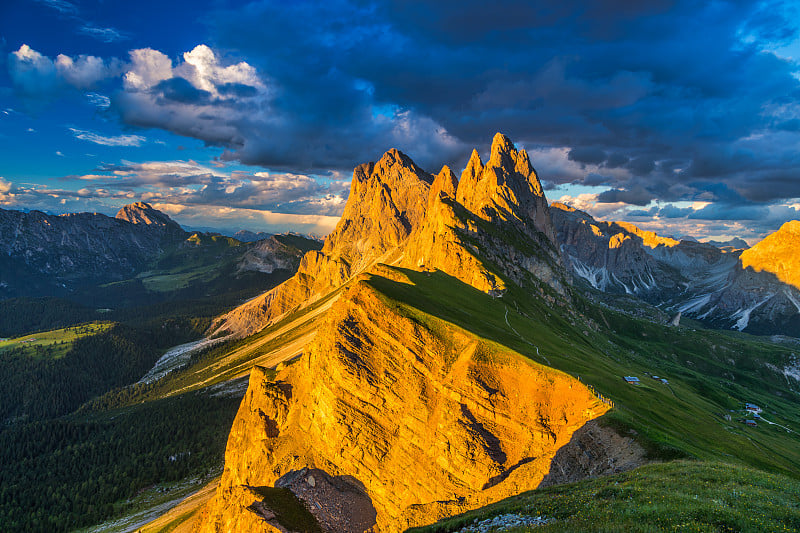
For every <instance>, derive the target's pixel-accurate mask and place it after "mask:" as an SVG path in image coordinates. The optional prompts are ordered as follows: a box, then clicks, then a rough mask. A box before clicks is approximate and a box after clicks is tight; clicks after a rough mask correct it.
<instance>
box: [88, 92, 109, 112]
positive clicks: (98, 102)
mask: <svg viewBox="0 0 800 533" xmlns="http://www.w3.org/2000/svg"><path fill="white" fill-rule="evenodd" d="M86 99H87V100H89V103H90V104H92V105H94V106H96V107H98V108H99V109H108V108H109V107H110V106H111V98H109V97H108V96H105V95H102V94H98V93H86Z"/></svg>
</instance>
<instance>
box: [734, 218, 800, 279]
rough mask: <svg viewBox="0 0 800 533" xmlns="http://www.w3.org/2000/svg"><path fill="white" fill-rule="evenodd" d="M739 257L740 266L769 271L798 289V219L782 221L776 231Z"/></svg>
mask: <svg viewBox="0 0 800 533" xmlns="http://www.w3.org/2000/svg"><path fill="white" fill-rule="evenodd" d="M740 259H741V261H742V268H747V267H752V268H753V270H755V271H756V272H760V271H762V270H765V271H767V272H771V273H773V274H775V276H776V277H777V278H778V279H779V280H781V281H782V282H784V283H787V284H789V285H794V286H795V287H797V288H798V289H800V267H799V266H798V265H800V220H790V221H789V222H786V223H784V224H783V225H782V226H781V228H780V229H779V230H778V231H776V232H775V233H772V234H770V235H767V236H766V237H764V240H762V241H761V242H759V243H757V244H756V245H755V246H753V247H752V248H749V249H747V250H745V251H744V252H742V255H741V256H740Z"/></svg>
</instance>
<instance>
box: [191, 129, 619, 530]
mask: <svg viewBox="0 0 800 533" xmlns="http://www.w3.org/2000/svg"><path fill="white" fill-rule="evenodd" d="M548 211H549V208H548V205H547V200H546V198H545V196H544V192H543V191H542V188H541V184H540V183H539V180H538V177H537V176H536V173H535V171H534V170H533V167H532V165H531V163H530V160H529V158H528V155H527V153H526V152H525V151H524V150H519V151H518V150H517V149H516V148H515V147H514V145H513V144H512V143H511V142H510V140H508V138H507V137H505V136H503V135H501V134H498V135H496V136H495V138H494V140H493V142H492V148H491V156H490V158H489V161H488V162H487V163H486V164H483V162H482V161H481V160H480V157H479V156H478V155H477V153H473V156H472V158H471V159H470V162H469V163H468V165H467V168H466V169H465V171H464V172H463V173H462V176H461V179H460V180H458V179H456V177H455V175H454V174H453V172H452V171H451V170H450V169H449V168H447V167H444V168H443V169H442V170H441V171H440V172H439V173H438V174H437V175H436V176H435V177H434V176H431V175H430V174H427V173H426V172H424V171H422V170H421V169H419V168H418V167H417V166H416V165H415V164H414V163H413V161H411V160H410V159H409V158H408V157H407V156H405V155H404V154H402V153H400V152H399V151H397V150H390V151H389V152H387V153H386V154H384V155H383V157H382V158H381V159H380V160H379V161H378V162H377V163H375V164H373V163H368V164H364V165H360V166H358V167H356V169H355V171H354V173H353V185H352V188H351V193H350V198H349V199H348V202H347V205H346V207H345V212H344V215H343V216H342V219H341V220H340V222H339V224H338V225H337V227H336V229H335V230H334V232H333V233H331V235H329V236H328V238H327V239H326V241H325V244H324V246H323V248H322V250H321V251H319V252H310V253H308V254H306V256H305V257H304V258H303V261H302V264H301V267H300V270H299V271H298V273H297V274H296V275H295V276H294V277H293V278H292V279H290V280H288V281H287V282H285V283H284V284H283V285H281V286H279V287H277V288H276V289H273V290H272V291H270V292H268V293H267V294H265V295H263V296H262V297H260V298H257V299H256V300H254V301H252V302H249V303H247V304H245V305H243V306H241V307H240V308H238V309H236V310H234V311H233V312H232V313H229V314H228V315H226V316H225V317H223V318H222V320H221V321H220V322H219V323H218V324H217V325H216V331H217V332H221V331H224V330H227V331H228V332H234V333H237V334H238V335H240V336H244V335H247V334H249V333H252V332H255V331H258V330H259V329H261V328H263V327H265V326H266V325H268V324H270V323H273V322H275V321H276V320H279V319H280V318H281V317H282V316H284V315H286V314H287V313H290V312H294V311H296V310H298V309H302V307H303V306H304V305H308V304H309V303H310V302H314V301H317V300H319V299H320V298H322V297H324V296H325V295H327V294H330V293H331V292H333V291H337V290H340V295H339V296H338V299H337V300H336V301H335V302H334V303H333V304H332V305H331V306H330V308H329V309H328V311H327V312H326V315H325V318H324V321H323V322H322V323H321V324H320V325H319V326H318V328H317V334H316V337H315V338H314V340H313V341H312V342H311V344H310V345H308V346H306V348H305V349H304V350H303V355H302V357H301V358H300V359H299V360H298V361H297V362H296V363H294V364H292V365H290V366H288V367H286V368H285V369H284V370H282V371H280V372H279V374H278V375H277V377H276V378H275V379H271V378H270V377H269V376H268V374H267V373H266V372H264V371H261V370H259V369H257V368H256V369H254V370H253V371H252V373H251V377H250V384H249V387H248V392H247V394H246V396H245V399H244V400H243V402H242V404H241V406H240V409H239V413H238V414H237V417H236V420H235V421H234V425H233V428H232V430H231V434H230V436H229V440H228V446H227V451H226V457H225V471H224V473H223V477H222V480H221V482H220V485H219V487H218V489H217V493H216V496H215V498H214V499H213V500H212V501H211V502H210V503H209V504H208V506H207V507H206V509H205V511H204V513H203V515H202V517H201V518H200V520H199V521H198V522H197V523H196V524H195V530H196V531H203V532H210V531H220V530H227V531H233V530H241V531H245V530H247V531H280V530H281V529H280V526H279V524H277V522H275V520H274V516H273V515H272V513H270V512H269V503H268V502H267V501H266V500H265V497H264V494H265V489H264V487H272V486H290V487H294V490H295V493H296V494H298V497H300V496H302V497H303V498H306V502H307V504H308V507H309V509H310V510H311V512H312V513H313V514H315V516H316V517H317V519H318V520H319V522H320V523H322V524H329V528H330V530H331V531H348V532H349V531H357V532H359V533H360V532H362V531H367V530H370V531H375V532H390V531H392V532H393V531H400V530H402V529H404V528H406V527H409V526H413V525H419V524H424V523H430V522H432V521H434V520H436V519H438V518H441V517H444V516H448V515H451V514H453V513H455V512H459V511H463V510H466V509H470V508H474V507H477V506H480V505H484V504H486V503H489V502H492V501H496V500H497V499H500V498H502V497H504V496H507V495H510V494H515V493H517V492H519V491H521V490H525V489H527V488H535V487H536V486H538V485H539V483H541V481H542V480H543V479H544V477H545V476H546V475H547V474H548V472H549V471H550V469H551V462H552V460H553V458H554V457H555V455H556V452H557V450H559V449H560V448H562V447H563V446H564V445H566V444H567V443H568V442H570V440H571V438H572V435H573V433H574V432H575V431H576V430H578V429H579V428H581V427H583V426H584V425H585V424H586V422H588V421H589V420H591V419H593V418H596V417H597V416H599V415H601V414H602V413H604V412H605V411H606V410H607V409H608V406H607V405H606V404H605V403H603V402H601V401H600V400H599V399H598V398H597V397H596V396H595V395H594V394H593V393H592V392H591V391H590V390H589V389H587V388H586V387H585V386H584V385H583V384H581V383H580V382H579V381H578V380H576V379H575V378H573V377H571V376H569V375H567V374H563V373H561V372H559V371H556V370H553V369H551V368H548V367H545V366H541V365H538V364H536V363H533V362H531V361H530V360H529V359H528V358H526V357H524V356H522V355H520V354H518V353H515V352H510V351H506V350H503V349H498V347H496V346H494V345H492V344H490V343H486V342H483V341H482V340H481V339H480V338H478V337H476V336H474V335H473V334H470V333H468V332H466V331H464V330H461V329H460V328H457V327H455V326H453V325H452V324H450V323H447V322H444V321H440V320H436V319H433V318H424V317H423V316H422V315H419V314H415V312H414V311H412V310H407V309H405V308H404V307H403V306H400V305H398V304H396V303H390V302H387V297H386V296H385V295H383V294H382V293H381V292H380V291H378V290H377V289H376V288H375V285H374V283H376V282H375V281H373V280H384V282H393V283H399V284H408V283H410V281H409V279H408V278H406V277H405V276H404V274H403V272H411V271H416V272H419V271H422V272H425V273H427V275H435V276H445V277H447V278H448V279H451V280H452V279H454V280H457V281H456V283H460V284H461V286H462V287H463V290H464V291H474V289H478V290H479V291H481V292H483V293H485V294H488V295H491V296H494V297H499V296H501V295H502V294H504V292H505V291H506V290H508V289H509V287H510V286H511V285H516V286H521V287H525V290H526V291H531V292H533V293H534V294H536V295H537V296H538V297H542V298H547V299H549V300H550V301H555V300H557V299H563V298H565V296H564V293H565V291H566V289H565V287H566V271H565V269H564V266H563V263H562V262H561V259H560V256H559V253H558V249H557V247H556V245H555V243H556V240H555V236H556V233H555V231H554V229H553V226H552V222H551V221H550V215H549V212H548ZM387 265H393V266H387ZM434 271H436V272H435V274H434ZM470 286H471V287H470ZM482 297H483V298H486V297H487V296H482ZM298 479H299V480H300V481H298ZM318 480H319V483H320V485H321V486H322V485H324V486H325V487H329V486H331V485H335V484H336V482H337V480H338V481H340V482H341V483H344V482H345V481H347V486H348V487H349V488H348V489H347V490H346V491H344V492H347V493H348V494H350V495H351V496H349V497H352V494H353V493H354V492H357V493H358V495H359V496H358V501H360V502H364V501H366V502H368V507H369V506H371V508H372V509H374V521H373V522H372V523H370V524H367V525H366V526H367V527H365V525H364V524H362V523H360V522H359V523H358V524H355V525H354V524H353V523H352V522H349V521H347V520H346V519H344V518H342V517H341V516H340V515H339V514H337V511H336V509H338V508H339V504H338V503H337V501H338V499H340V498H343V497H344V495H343V494H342V493H341V491H340V493H339V494H338V496H335V497H332V496H331V495H330V494H329V493H326V492H325V491H322V490H319V491H316V492H315V487H316V486H317V483H318ZM323 481H324V483H323ZM298 484H299V486H301V487H302V488H303V490H302V491H300V490H299V489H298ZM359 505H360V504H359ZM345 515H346V513H345ZM330 524H334V525H330Z"/></svg>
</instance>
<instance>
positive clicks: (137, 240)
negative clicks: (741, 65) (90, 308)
mask: <svg viewBox="0 0 800 533" xmlns="http://www.w3.org/2000/svg"><path fill="white" fill-rule="evenodd" d="M186 237H188V234H186V232H184V231H183V230H182V229H181V227H180V226H179V225H178V224H177V223H176V222H174V221H173V220H171V219H170V218H169V217H168V216H167V215H165V214H164V213H161V212H160V211H157V210H155V209H153V208H152V207H151V206H150V205H148V204H145V203H141V202H138V203H135V204H130V205H126V206H125V207H123V208H122V209H120V210H119V212H118V213H117V216H116V217H114V218H112V217H108V216H106V215H102V214H99V213H76V214H66V215H57V216H55V215H47V214H45V213H42V212H41V211H31V212H29V213H24V212H21V211H9V210H4V209H0V266H2V268H0V296H13V295H22V294H32V293H42V294H45V293H47V291H48V290H55V291H56V292H61V291H59V289H69V288H72V287H76V286H82V285H86V284H96V283H102V282H110V281H118V280H122V279H126V278H128V277H130V276H131V275H133V274H134V273H135V272H137V271H139V270H140V269H142V268H143V267H144V266H145V265H146V264H147V263H148V262H149V261H151V260H153V259H154V258H155V257H157V256H158V255H159V254H160V253H161V252H162V251H163V250H164V249H165V248H166V247H168V246H170V245H174V244H176V243H178V242H180V241H182V240H184V239H186Z"/></svg>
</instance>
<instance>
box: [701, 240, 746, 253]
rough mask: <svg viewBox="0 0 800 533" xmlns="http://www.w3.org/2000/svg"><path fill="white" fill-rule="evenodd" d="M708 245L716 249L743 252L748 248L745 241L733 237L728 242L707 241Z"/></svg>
mask: <svg viewBox="0 0 800 533" xmlns="http://www.w3.org/2000/svg"><path fill="white" fill-rule="evenodd" d="M707 242H708V244H710V245H712V246H716V247H717V248H733V249H734V250H743V249H745V248H749V247H750V245H749V244H747V241H745V240H744V239H740V238H739V237H734V238H733V239H731V240H729V241H707Z"/></svg>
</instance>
